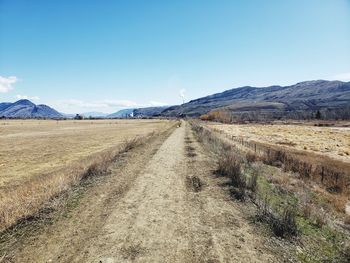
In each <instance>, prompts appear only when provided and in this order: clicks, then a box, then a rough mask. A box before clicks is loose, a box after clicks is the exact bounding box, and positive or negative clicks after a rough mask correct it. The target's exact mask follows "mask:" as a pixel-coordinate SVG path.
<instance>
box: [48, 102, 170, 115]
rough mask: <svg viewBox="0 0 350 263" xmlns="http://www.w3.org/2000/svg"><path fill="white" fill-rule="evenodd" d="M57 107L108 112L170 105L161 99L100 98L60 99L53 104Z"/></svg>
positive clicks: (64, 110)
mask: <svg viewBox="0 0 350 263" xmlns="http://www.w3.org/2000/svg"><path fill="white" fill-rule="evenodd" d="M52 105H53V106H54V107H55V108H57V109H59V110H60V111H62V112H85V111H101V112H106V113H111V112H116V111H118V110H120V109H127V108H144V107H159V106H165V105H168V103H164V102H159V101H150V102H148V103H137V102H135V101H131V100H107V99H106V100H100V101H88V102H87V101H82V100H76V99H69V100H63V101H58V102H56V103H53V104H52Z"/></svg>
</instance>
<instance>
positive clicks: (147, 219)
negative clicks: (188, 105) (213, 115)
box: [0, 122, 283, 262]
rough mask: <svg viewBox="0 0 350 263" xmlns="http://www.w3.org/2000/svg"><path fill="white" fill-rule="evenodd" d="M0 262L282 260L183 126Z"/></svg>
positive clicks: (121, 165) (116, 168)
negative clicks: (225, 187)
mask: <svg viewBox="0 0 350 263" xmlns="http://www.w3.org/2000/svg"><path fill="white" fill-rule="evenodd" d="M127 154H128V156H126V158H124V159H123V160H122V161H117V162H116V163H115V164H113V165H112V167H111V173H110V174H109V175H106V176H105V177H104V178H102V179H100V180H97V181H96V183H95V184H94V185H92V186H90V187H88V189H86V191H84V193H83V194H82V196H81V197H80V198H79V201H78V203H77V204H76V205H75V206H74V207H73V208H72V209H70V210H69V211H68V212H66V213H63V214H62V215H60V216H59V217H58V219H57V220H54V221H53V222H52V224H47V225H45V226H44V227H43V228H41V229H40V230H38V231H34V232H33V234H31V235H28V234H27V235H26V236H25V237H20V238H18V239H17V240H14V241H13V240H12V241H11V242H12V243H11V244H10V243H8V246H7V247H5V248H4V251H2V252H3V253H4V254H3V256H1V254H0V262H1V261H2V260H3V261H4V262H282V261H283V260H282V259H281V258H280V257H279V256H277V255H276V254H275V253H274V252H273V248H272V247H271V245H270V243H269V241H268V239H267V238H266V237H264V235H261V234H259V232H257V229H256V227H255V226H254V224H252V223H251V222H250V221H249V220H248V218H247V216H246V215H245V214H244V213H243V211H242V210H241V209H240V206H239V204H238V203H236V202H233V201H232V199H231V198H230V196H229V195H228V194H227V193H226V192H225V191H224V190H223V189H222V188H221V187H220V186H219V184H220V181H218V180H219V179H218V178H216V177H215V176H214V175H213V170H214V168H215V163H213V159H212V157H211V156H210V153H208V152H207V151H205V150H204V149H203V148H202V146H201V145H200V144H199V143H198V142H197V141H196V140H195V138H194V135H193V134H192V131H191V129H190V127H189V125H188V124H187V123H186V122H182V125H181V126H180V127H178V128H175V130H174V131H173V132H172V133H171V134H170V135H169V134H168V135H165V134H163V135H161V136H159V137H158V138H157V139H155V140H151V141H150V142H148V143H147V144H146V145H143V146H140V147H139V148H136V149H134V150H133V151H131V152H129V153H127Z"/></svg>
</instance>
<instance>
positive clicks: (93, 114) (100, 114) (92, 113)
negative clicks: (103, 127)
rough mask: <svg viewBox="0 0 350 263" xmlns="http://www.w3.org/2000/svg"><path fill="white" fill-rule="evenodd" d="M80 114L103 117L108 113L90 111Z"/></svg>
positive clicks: (87, 116) (86, 116)
mask: <svg viewBox="0 0 350 263" xmlns="http://www.w3.org/2000/svg"><path fill="white" fill-rule="evenodd" d="M80 115H82V116H84V117H85V118H89V117H92V118H105V117H106V116H107V115H108V114H107V113H103V112H97V111H90V112H83V113H81V114H80Z"/></svg>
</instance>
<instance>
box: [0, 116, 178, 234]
mask: <svg viewBox="0 0 350 263" xmlns="http://www.w3.org/2000/svg"><path fill="white" fill-rule="evenodd" d="M173 125H174V122H171V121H166V120H94V121H90V120H89V121H87V120H85V121H70V120H69V121H53V120H26V121H23V120H11V121H2V122H0V127H1V129H0V156H1V158H0V230H2V229H5V228H7V227H9V226H11V225H13V224H15V223H16V222H17V220H19V219H22V218H26V217H28V216H31V215H32V214H33V213H35V212H36V211H38V209H40V208H42V207H43V205H44V204H45V203H46V202H47V201H49V200H50V199H51V198H53V197H55V196H57V195H59V194H60V193H62V192H64V191H66V190H68V189H70V188H71V186H73V185H77V184H79V182H80V181H81V180H82V179H84V178H87V177H89V176H92V175H98V174H103V173H106V172H107V171H108V167H109V165H110V164H111V163H112V162H113V161H114V160H115V159H116V158H117V156H118V155H119V154H121V153H123V152H127V151H128V150H129V149H131V148H134V147H135V146H136V145H139V144H142V143H143V142H144V141H145V140H147V138H150V137H152V136H156V135H157V134H158V133H160V132H162V131H164V130H166V129H169V128H170V127H171V126H173Z"/></svg>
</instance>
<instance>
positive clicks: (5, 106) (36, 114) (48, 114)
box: [0, 100, 63, 118]
mask: <svg viewBox="0 0 350 263" xmlns="http://www.w3.org/2000/svg"><path fill="white" fill-rule="evenodd" d="M0 117H6V118H62V117H63V115H62V114H61V113H59V112H58V111H56V110H54V109H53V108H50V107H49V106H47V105H44V104H41V105H35V104H34V103H32V102H31V101H29V100H19V101H16V102H14V103H8V102H5V103H0Z"/></svg>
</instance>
